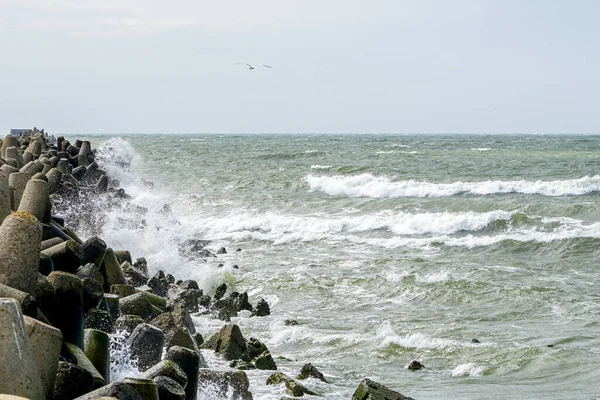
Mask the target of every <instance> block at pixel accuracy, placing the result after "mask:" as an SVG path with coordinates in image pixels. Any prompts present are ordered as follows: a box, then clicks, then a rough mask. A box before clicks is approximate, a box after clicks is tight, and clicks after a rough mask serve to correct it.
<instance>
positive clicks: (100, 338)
mask: <svg viewBox="0 0 600 400" xmlns="http://www.w3.org/2000/svg"><path fill="white" fill-rule="evenodd" d="M83 347H84V352H85V355H86V356H87V358H88V359H89V360H90V362H91V363H92V364H93V365H94V367H96V369H97V370H98V372H100V375H102V377H103V378H104V381H105V382H106V383H108V382H110V337H109V336H108V334H106V332H102V331H100V330H97V329H86V330H85V333H84V345H83Z"/></svg>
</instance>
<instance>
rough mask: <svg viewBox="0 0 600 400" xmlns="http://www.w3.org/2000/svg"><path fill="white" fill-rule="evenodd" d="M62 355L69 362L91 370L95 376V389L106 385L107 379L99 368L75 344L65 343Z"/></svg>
mask: <svg viewBox="0 0 600 400" xmlns="http://www.w3.org/2000/svg"><path fill="white" fill-rule="evenodd" d="M61 355H63V356H64V357H65V358H66V359H67V360H68V361H69V362H72V363H73V364H76V365H77V366H78V367H80V368H83V369H85V370H87V371H89V372H90V373H91V374H92V377H93V381H94V382H93V389H98V388H99V387H102V386H104V385H106V380H105V379H104V377H103V376H102V374H101V373H100V371H98V369H97V368H96V367H95V366H94V364H92V362H91V361H90V359H89V358H88V357H87V356H86V355H85V353H84V352H83V350H82V349H80V348H79V347H77V346H75V345H74V344H71V343H66V342H64V343H63V348H62V351H61Z"/></svg>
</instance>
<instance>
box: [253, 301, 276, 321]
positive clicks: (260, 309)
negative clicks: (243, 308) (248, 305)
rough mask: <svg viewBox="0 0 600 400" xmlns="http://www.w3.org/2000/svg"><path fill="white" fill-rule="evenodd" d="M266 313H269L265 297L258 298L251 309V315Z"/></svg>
mask: <svg viewBox="0 0 600 400" xmlns="http://www.w3.org/2000/svg"><path fill="white" fill-rule="evenodd" d="M267 315H271V310H270V308H269V304H268V303H267V301H266V300H265V299H260V300H259V301H258V303H256V307H255V308H254V310H252V316H256V317H264V316H267Z"/></svg>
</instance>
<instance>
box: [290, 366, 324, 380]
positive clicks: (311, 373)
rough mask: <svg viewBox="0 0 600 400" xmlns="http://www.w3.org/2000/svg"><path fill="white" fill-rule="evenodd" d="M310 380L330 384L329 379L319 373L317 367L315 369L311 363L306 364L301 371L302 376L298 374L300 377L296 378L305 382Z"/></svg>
mask: <svg viewBox="0 0 600 400" xmlns="http://www.w3.org/2000/svg"><path fill="white" fill-rule="evenodd" d="M308 378H315V379H319V380H321V381H323V382H325V383H328V382H327V379H325V377H324V376H323V374H322V373H321V371H319V370H318V369H317V367H315V366H314V365H312V364H311V363H308V364H304V365H303V366H302V369H301V370H300V374H298V376H297V377H296V379H300V380H304V379H308Z"/></svg>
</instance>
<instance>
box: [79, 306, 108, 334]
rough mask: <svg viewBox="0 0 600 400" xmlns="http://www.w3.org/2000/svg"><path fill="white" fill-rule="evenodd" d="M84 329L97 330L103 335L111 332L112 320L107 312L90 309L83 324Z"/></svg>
mask: <svg viewBox="0 0 600 400" xmlns="http://www.w3.org/2000/svg"><path fill="white" fill-rule="evenodd" d="M83 327H84V328H85V329H97V330H99V331H102V332H105V333H112V332H113V318H112V315H110V312H109V311H106V310H100V309H98V308H90V309H89V310H88V313H87V316H86V317H85V323H84V325H83Z"/></svg>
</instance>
